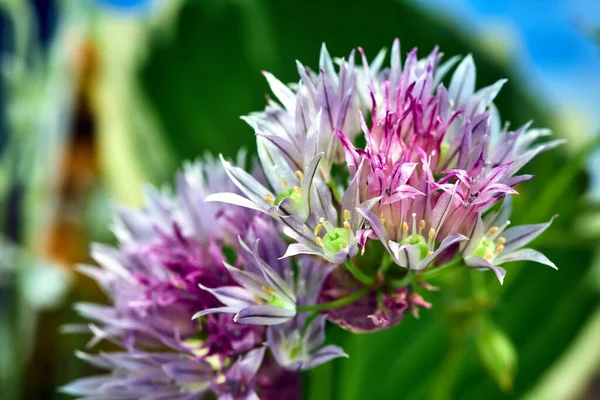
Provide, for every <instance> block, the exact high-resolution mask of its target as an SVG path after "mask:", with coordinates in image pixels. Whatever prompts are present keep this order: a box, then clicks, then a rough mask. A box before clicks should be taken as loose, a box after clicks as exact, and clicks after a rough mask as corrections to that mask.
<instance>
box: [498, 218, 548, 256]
mask: <svg viewBox="0 0 600 400" xmlns="http://www.w3.org/2000/svg"><path fill="white" fill-rule="evenodd" d="M554 218H556V216H554V217H552V219H550V221H548V222H546V223H545V224H535V225H522V226H515V227H514V228H509V229H507V230H505V231H504V232H502V236H503V237H504V239H505V242H504V252H505V253H506V254H509V253H512V252H514V251H515V250H517V249H520V248H521V247H523V246H525V245H526V244H527V243H529V242H531V241H532V240H533V239H535V238H536V237H538V236H539V235H541V234H542V233H543V232H544V231H545V230H546V229H548V227H550V225H551V224H552V221H553V220H554Z"/></svg>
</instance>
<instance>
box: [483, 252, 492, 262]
mask: <svg viewBox="0 0 600 400" xmlns="http://www.w3.org/2000/svg"><path fill="white" fill-rule="evenodd" d="M492 257H494V255H493V254H492V253H485V256H483V258H485V259H486V260H489V259H491V258H492Z"/></svg>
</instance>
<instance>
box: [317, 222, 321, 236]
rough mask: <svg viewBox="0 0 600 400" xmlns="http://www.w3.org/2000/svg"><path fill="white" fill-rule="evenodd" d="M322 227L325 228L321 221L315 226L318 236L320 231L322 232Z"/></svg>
mask: <svg viewBox="0 0 600 400" xmlns="http://www.w3.org/2000/svg"><path fill="white" fill-rule="evenodd" d="M321 229H323V224H322V223H320V222H319V223H318V224H317V226H315V236H317V235H318V234H319V232H321Z"/></svg>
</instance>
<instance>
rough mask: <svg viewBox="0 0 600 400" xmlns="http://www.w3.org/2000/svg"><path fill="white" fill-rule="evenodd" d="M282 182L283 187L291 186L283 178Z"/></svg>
mask: <svg viewBox="0 0 600 400" xmlns="http://www.w3.org/2000/svg"><path fill="white" fill-rule="evenodd" d="M281 181H282V182H283V186H289V184H288V181H286V180H285V178H281Z"/></svg>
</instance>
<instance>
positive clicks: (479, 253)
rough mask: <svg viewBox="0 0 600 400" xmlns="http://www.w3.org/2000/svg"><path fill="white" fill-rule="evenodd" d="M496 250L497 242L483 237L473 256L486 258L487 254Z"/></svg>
mask: <svg viewBox="0 0 600 400" xmlns="http://www.w3.org/2000/svg"><path fill="white" fill-rule="evenodd" d="M495 252H496V244H495V243H494V242H493V241H491V240H490V239H487V238H483V239H481V241H480V242H479V244H478V245H477V247H476V248H475V251H473V254H472V255H473V256H475V257H481V258H484V257H485V256H486V254H494V253H495Z"/></svg>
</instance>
